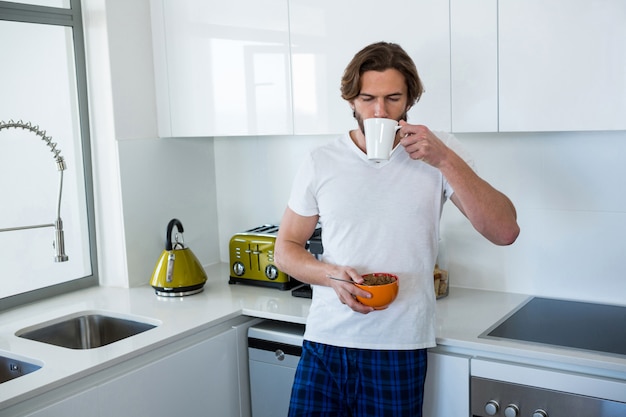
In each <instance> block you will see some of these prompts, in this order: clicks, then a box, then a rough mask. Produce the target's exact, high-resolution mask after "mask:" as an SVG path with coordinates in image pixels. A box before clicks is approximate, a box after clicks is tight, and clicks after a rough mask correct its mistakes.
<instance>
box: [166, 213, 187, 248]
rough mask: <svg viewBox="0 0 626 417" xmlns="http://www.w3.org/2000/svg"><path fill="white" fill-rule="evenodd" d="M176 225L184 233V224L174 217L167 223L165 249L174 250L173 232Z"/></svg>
mask: <svg viewBox="0 0 626 417" xmlns="http://www.w3.org/2000/svg"><path fill="white" fill-rule="evenodd" d="M174 226H176V228H177V229H178V231H179V232H180V233H183V232H184V230H183V224H182V223H181V222H180V220H178V219H172V220H170V222H169V223H168V224H167V231H166V232H165V250H172V232H173V231H174Z"/></svg>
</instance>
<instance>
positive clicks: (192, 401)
mask: <svg viewBox="0 0 626 417" xmlns="http://www.w3.org/2000/svg"><path fill="white" fill-rule="evenodd" d="M236 343H237V336H236V330H235V329H230V330H227V331H225V332H223V333H220V334H219V335H217V336H214V337H212V338H210V339H208V340H206V341H204V342H200V343H198V344H196V345H193V346H191V347H188V348H186V349H183V350H181V351H178V352H176V353H173V354H171V355H169V356H166V357H164V358H160V359H158V360H155V361H154V362H153V363H150V364H148V365H146V366H143V367H141V368H139V369H136V370H134V371H131V372H129V373H126V374H124V375H122V376H120V377H118V378H116V379H113V380H110V381H108V382H106V383H104V384H103V385H101V386H100V389H99V407H100V409H101V410H103V412H104V413H103V414H102V415H103V416H104V415H107V416H129V417H137V416H151V417H160V416H163V417H169V416H186V417H187V416H188V417H194V416H207V415H212V416H238V415H240V413H241V411H240V404H239V376H238V374H237V349H235V348H234V347H235V346H236Z"/></svg>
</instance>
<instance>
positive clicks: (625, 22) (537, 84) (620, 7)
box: [499, 0, 626, 131]
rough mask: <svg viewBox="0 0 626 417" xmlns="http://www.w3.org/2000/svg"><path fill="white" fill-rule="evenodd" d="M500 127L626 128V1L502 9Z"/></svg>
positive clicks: (540, 1)
mask: <svg viewBox="0 0 626 417" xmlns="http://www.w3.org/2000/svg"><path fill="white" fill-rule="evenodd" d="M499 28H500V36H499V56H500V130H501V131H557V130H617V129H626V1H624V0H599V1H596V0H550V1H545V0H524V1H501V2H500V4H499Z"/></svg>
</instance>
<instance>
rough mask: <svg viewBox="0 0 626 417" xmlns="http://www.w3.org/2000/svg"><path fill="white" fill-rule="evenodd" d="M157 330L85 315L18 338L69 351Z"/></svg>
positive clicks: (31, 330) (25, 332)
mask: <svg viewBox="0 0 626 417" xmlns="http://www.w3.org/2000/svg"><path fill="white" fill-rule="evenodd" d="M154 327H156V325H154V324H149V323H144V322H140V321H135V320H131V319H126V318H118V317H112V316H108V315H105V314H98V313H84V314H80V315H77V316H74V317H71V318H67V319H63V320H61V321H55V322H54V323H44V324H42V325H40V326H35V327H34V328H33V327H31V328H27V329H22V330H20V331H18V332H17V333H16V335H17V336H19V337H22V338H25V339H30V340H35V341H37V342H43V343H48V344H51V345H56V346H61V347H64V348H69V349H94V348H98V347H101V346H105V345H108V344H111V343H113V342H117V341H118V340H122V339H126V338H127V337H131V336H134V335H136V334H139V333H143V332H145V331H146V330H150V329H152V328H154Z"/></svg>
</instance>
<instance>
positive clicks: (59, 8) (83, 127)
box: [0, 0, 98, 309]
mask: <svg viewBox="0 0 626 417" xmlns="http://www.w3.org/2000/svg"><path fill="white" fill-rule="evenodd" d="M28 3H29V4H24V3H15V2H3V1H0V50H1V51H2V57H3V58H2V65H0V80H1V81H0V82H1V83H2V89H1V90H2V93H1V94H0V186H1V190H2V193H1V194H0V200H1V204H0V281H1V284H2V285H0V309H6V308H10V307H13V306H16V305H20V304H23V303H26V302H30V301H34V300H36V299H41V298H45V297H49V296H52V295H55V294H59V293H63V292H67V291H69V290H73V289H78V288H82V287H85V286H90V285H95V284H97V282H98V279H97V260H96V251H95V241H96V240H95V233H94V231H95V226H94V224H95V223H94V214H93V187H92V182H91V181H92V180H91V158H90V146H89V125H88V109H87V96H86V91H87V87H86V71H85V53H84V40H83V28H82V20H81V10H80V2H79V0H39V1H30V2H28ZM17 124H20V125H26V126H29V127H30V128H19V127H12V126H14V125H17ZM57 151H58V154H56V155H57V156H61V157H62V158H63V161H64V165H65V167H66V168H65V169H60V167H59V165H60V164H59V163H58V158H56V157H55V152H57ZM61 178H62V180H61ZM61 183H62V188H61V187H60V184H61ZM58 218H60V219H61V220H62V224H61V226H62V227H61V228H60V230H61V231H62V232H63V235H62V237H63V239H61V242H62V243H64V253H65V254H67V256H68V260H67V261H65V262H58V260H59V259H58V258H59V257H58V256H57V255H58V251H59V249H60V245H59V234H58V231H59V227H58V223H57V219H58ZM55 224H56V227H55ZM31 226H39V227H31Z"/></svg>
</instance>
